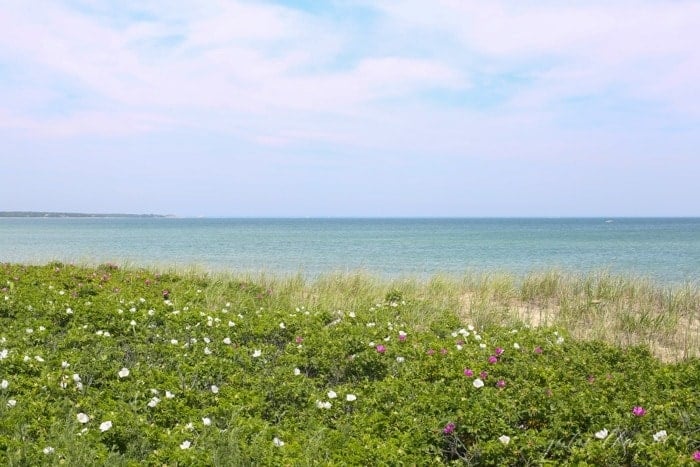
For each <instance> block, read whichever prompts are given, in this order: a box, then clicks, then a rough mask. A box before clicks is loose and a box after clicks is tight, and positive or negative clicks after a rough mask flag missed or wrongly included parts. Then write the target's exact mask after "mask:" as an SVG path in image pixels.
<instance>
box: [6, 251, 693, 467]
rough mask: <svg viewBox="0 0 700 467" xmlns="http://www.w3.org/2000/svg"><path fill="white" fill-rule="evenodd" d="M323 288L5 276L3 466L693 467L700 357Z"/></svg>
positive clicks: (48, 272) (166, 276)
mask: <svg viewBox="0 0 700 467" xmlns="http://www.w3.org/2000/svg"><path fill="white" fill-rule="evenodd" d="M295 280H296V281H297V282H295ZM327 280H328V281H329V282H328V283H327V284H325V287H326V289H325V290H326V291H327V294H328V295H327V296H324V295H323V294H317V295H313V294H309V293H307V292H306V291H305V288H304V287H303V284H302V285H299V283H298V280H297V279H290V280H288V281H286V282H285V281H283V280H281V279H277V280H270V279H266V280H263V279H261V280H260V282H255V281H251V280H248V279H246V280H238V279H232V278H228V279H222V278H218V277H208V276H204V275H202V276H193V275H178V274H175V273H157V272H153V271H148V270H140V269H125V270H124V269H121V268H119V267H116V266H114V265H103V266H97V267H78V266H72V265H65V264H60V263H54V264H50V265H47V266H22V265H12V264H0V289H1V290H0V381H1V382H2V384H0V420H2V423H0V458H1V459H2V461H3V464H4V465H17V464H19V465H42V464H56V463H60V462H63V463H65V464H67V465H94V464H96V463H97V464H100V463H104V464H110V465H111V464H128V463H134V464H136V463H148V464H154V465H156V464H158V465H161V464H168V465H172V464H181V465H191V464H198V463H199V464H202V463H204V464H220V465H228V464H240V463H244V464H248V463H258V464H266V465H285V464H292V465H294V464H303V463H319V464H326V463H346V464H357V465H371V464H381V463H385V464H398V463H401V462H403V463H407V464H420V465H423V464H439V463H451V462H456V463H472V464H477V465H500V464H503V465H509V464H528V463H529V464H544V463H551V464H566V463H572V464H576V463H588V464H594V465H692V464H695V460H694V458H695V457H697V454H696V453H697V451H698V450H700V445H698V439H697V427H698V426H700V413H699V409H698V404H697V401H698V400H700V392H699V391H700V364H699V363H698V361H697V360H687V361H684V362H680V363H676V364H662V363H660V362H659V361H657V360H656V359H654V358H653V357H652V356H651V354H650V353H649V352H648V351H647V350H646V349H644V348H642V347H631V348H628V349H622V348H618V347H613V346H609V345H606V344H603V343H600V342H580V341H576V340H575V339H573V338H571V337H570V336H568V335H567V334H566V331H565V330H563V329H551V328H542V329H528V328H526V327H522V326H519V327H515V328H502V327H479V326H476V325H475V324H473V323H468V322H463V321H461V320H460V318H459V317H458V316H457V314H456V310H454V309H451V308H450V307H448V306H443V305H439V304H437V305H436V304H434V303H430V302H429V301H426V299H425V298H422V297H418V296H411V295H410V294H408V293H406V292H404V291H402V290H400V288H396V287H388V288H387V290H385V291H384V292H382V293H376V294H371V293H369V292H366V291H364V289H363V288H362V287H360V285H361V283H355V285H354V286H351V287H350V290H349V291H347V293H346V292H344V291H339V290H337V289H334V288H333V281H332V280H331V279H327ZM166 291H167V293H165V292H166ZM341 294H342V300H341ZM68 310H70V312H68ZM28 330H31V332H29V331H28ZM37 357H38V358H37ZM695 465H697V464H695Z"/></svg>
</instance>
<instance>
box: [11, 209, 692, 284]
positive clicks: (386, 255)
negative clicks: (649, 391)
mask: <svg viewBox="0 0 700 467" xmlns="http://www.w3.org/2000/svg"><path fill="white" fill-rule="evenodd" d="M50 260H61V261H76V262H90V263H96V262H107V261H111V262H116V263H124V262H128V263H131V264H136V265H156V266H170V265H197V266H200V267H204V268H206V269H213V270H233V271H260V270H264V271H269V272H276V273H296V272H303V273H305V274H307V275H310V276H314V275H316V274H318V273H323V272H329V271H354V270H364V271H368V272H371V273H376V274H380V275H384V276H391V277H394V276H403V275H413V276H427V275H431V274H435V273H452V274H461V273H464V272H483V271H507V272H513V273H516V274H524V273H527V272H531V271H540V270H543V269H548V268H557V269H561V270H565V271H573V272H589V271H600V270H603V269H605V270H608V271H610V272H613V273H622V274H634V275H641V276H645V277H650V278H652V279H655V280H658V281H661V282H666V283H676V282H682V281H694V282H697V281H698V279H700V218H682V219H661V218H654V219H641V218H639V219H637V218H634V219H632V218H625V219H614V220H613V221H612V222H610V221H608V222H606V219H592V218H590V219H589V218H586V219H568V218H567V219H168V218H153V219H150V218H149V219H139V218H126V219H124V218H122V219H89V218H88V219H84V218H83V219H75V218H72V219H53V218H30V219H18V218H15V219H8V218H4V219H3V218H0V262H23V263H45V262H48V261H50Z"/></svg>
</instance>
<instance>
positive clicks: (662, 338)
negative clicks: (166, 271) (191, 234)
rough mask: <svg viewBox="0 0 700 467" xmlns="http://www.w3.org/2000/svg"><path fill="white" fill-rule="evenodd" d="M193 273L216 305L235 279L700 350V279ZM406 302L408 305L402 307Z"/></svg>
mask: <svg viewBox="0 0 700 467" xmlns="http://www.w3.org/2000/svg"><path fill="white" fill-rule="evenodd" d="M171 272H173V273H177V274H184V275H185V276H186V277H188V278H197V277H199V278H202V277H207V278H208V279H212V280H213V282H214V285H213V286H209V287H208V288H207V300H208V301H209V302H210V305H211V306H221V305H222V304H221V303H218V302H220V301H221V300H222V297H223V296H225V293H223V292H225V290H226V288H227V287H230V286H231V284H232V283H236V284H238V283H250V284H256V286H258V287H260V288H261V289H264V290H265V291H266V292H269V293H271V294H273V295H274V298H275V300H276V303H278V304H279V305H280V306H282V305H283V304H288V305H289V306H292V305H294V306H296V304H300V303H306V304H307V306H314V307H322V308H325V309H327V310H329V311H333V312H336V311H340V312H342V311H351V310H354V309H368V308H372V307H373V306H375V305H377V304H381V303H385V302H391V301H392V300H394V299H395V300H401V301H406V302H412V303H414V304H417V305H418V306H416V307H411V308H410V309H411V310H413V312H412V314H411V315H410V316H406V315H404V316H403V319H404V320H406V319H408V320H409V321H412V322H411V323H408V324H412V325H415V326H417V327H425V328H429V327H430V325H431V323H432V322H434V321H436V320H437V319H438V317H439V318H440V319H444V317H445V315H450V314H454V316H455V317H456V319H457V320H459V321H461V322H462V323H465V324H466V323H472V324H474V325H477V326H522V325H527V326H534V327H538V326H550V327H556V328H559V329H562V330H566V331H567V332H568V333H569V334H570V335H571V336H572V337H574V338H577V339H584V340H602V341H605V342H608V343H611V344H615V345H618V346H630V345H639V344H642V345H647V346H648V347H649V348H650V350H651V351H652V352H653V353H654V355H656V356H657V357H658V358H660V359H661V360H663V361H667V362H669V361H679V360H683V359H687V358H692V357H700V289H699V288H698V285H697V284H696V283H687V284H683V285H676V286H664V285H660V284H658V283H655V282H653V281H651V280H648V279H643V278H638V277H632V276H616V275H612V274H609V273H607V272H600V273H594V274H586V275H581V274H573V273H566V272H561V271H554V270H552V271H545V272H539V273H532V274H529V275H527V276H525V277H519V276H516V275H513V274H508V273H485V274H467V275H465V276H462V277H456V276H451V275H435V276H432V277H431V278H429V279H427V280H425V279H419V278H412V277H406V278H399V279H383V278H379V277H377V276H373V275H371V274H368V273H365V272H356V273H329V274H325V275H321V276H319V277H316V278H313V279H310V278H308V277H305V276H304V275H302V274H296V275H289V276H278V275H274V274H269V273H257V274H244V275H237V274H233V273H222V272H216V273H208V272H205V271H203V270H198V269H187V270H182V269H174V270H171ZM404 312H405V309H404Z"/></svg>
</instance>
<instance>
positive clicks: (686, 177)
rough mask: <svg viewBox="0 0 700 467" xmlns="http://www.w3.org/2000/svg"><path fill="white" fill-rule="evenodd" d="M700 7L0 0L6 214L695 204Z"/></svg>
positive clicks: (379, 212)
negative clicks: (28, 0) (39, 211)
mask: <svg viewBox="0 0 700 467" xmlns="http://www.w3.org/2000/svg"><path fill="white" fill-rule="evenodd" d="M698 24H700V2H698V1H683V0H678V1H673V2H669V1H667V0H659V1H655V0H645V1H627V0H605V1H597V0H588V1H576V0H574V1H570V2H554V1H537V2H533V1H527V0H493V1H489V2H483V1H469V0H431V1H429V2H428V1H424V0H420V1H418V0H405V1H397V0H347V1H343V0H337V1H328V2H316V1H308V0H306V1H293V0H287V1H223V0H220V1H214V0H199V1H196V2H194V1H180V0H169V1H165V0H138V1H136V0H133V1H131V0H129V1H120V2H111V1H98V0H63V1H59V0H52V1H46V2H42V1H34V2H20V1H17V2H3V3H2V4H0V31H2V33H0V166H1V169H2V170H0V210H42V211H82V212H132V213H167V214H176V215H180V216H260V217H267V216H294V217H296V216H302V217H303V216H698V215H700V207H699V206H700V203H698V200H700V183H698V181H697V179H698V178H700V177H699V176H700V149H699V148H700V131H698V129H699V128H700V86H699V85H698V83H700V48H698V47H697V44H698V43H700V29H699V28H697V25H698Z"/></svg>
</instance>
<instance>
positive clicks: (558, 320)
mask: <svg viewBox="0 0 700 467" xmlns="http://www.w3.org/2000/svg"><path fill="white" fill-rule="evenodd" d="M586 305H587V306H588V310H590V311H589V312H582V313H581V314H580V315H578V316H566V317H565V316H562V313H561V307H560V306H559V305H557V304H556V303H554V302H553V301H551V302H547V303H529V302H522V301H519V300H509V301H508V303H501V302H499V301H498V300H495V299H493V298H483V297H478V296H477V295H476V294H475V293H473V292H467V293H464V294H462V295H461V297H460V309H459V316H460V317H461V318H462V321H463V322H464V323H465V324H471V323H473V321H474V319H475V318H477V315H478V314H479V313H483V308H485V307H492V308H494V309H501V310H503V309H505V310H506V311H507V312H506V313H504V314H500V315H499V316H501V317H502V321H501V322H500V323H499V324H501V325H513V324H514V322H516V321H520V322H522V323H524V324H525V325H528V326H532V327H546V326H561V327H564V328H565V329H567V330H568V332H569V333H571V335H572V337H575V338H577V339H583V340H594V339H595V340H603V341H606V342H609V343H611V344H615V345H621V346H629V345H639V344H646V345H648V346H649V348H650V350H651V352H652V353H653V354H654V355H655V356H656V357H657V358H658V359H660V360H661V361H663V362H677V361H680V360H683V359H686V358H693V357H700V316H699V315H698V314H697V313H696V314H695V315H694V316H683V317H681V318H680V319H679V321H678V323H676V324H675V326H673V328H671V329H669V330H668V331H666V332H655V333H654V332H649V331H648V330H640V332H634V330H632V331H629V330H625V327H624V325H623V323H622V319H623V316H622V315H621V314H620V313H619V312H618V311H616V309H615V308H614V307H613V306H612V304H608V303H606V302H604V301H602V300H593V301H591V302H588V303H586ZM591 305H593V306H594V308H592V309H591V308H590V306H591ZM618 306H619V305H618ZM617 310H619V308H618V309H617ZM626 311H628V312H631V311H632V310H630V309H629V308H627V310H626ZM490 316H495V314H493V313H492V314H491V315H490ZM631 316H636V317H639V316H641V313H640V312H632V313H631ZM659 317H660V316H659V315H658V314H656V315H655V316H654V318H659Z"/></svg>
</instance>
